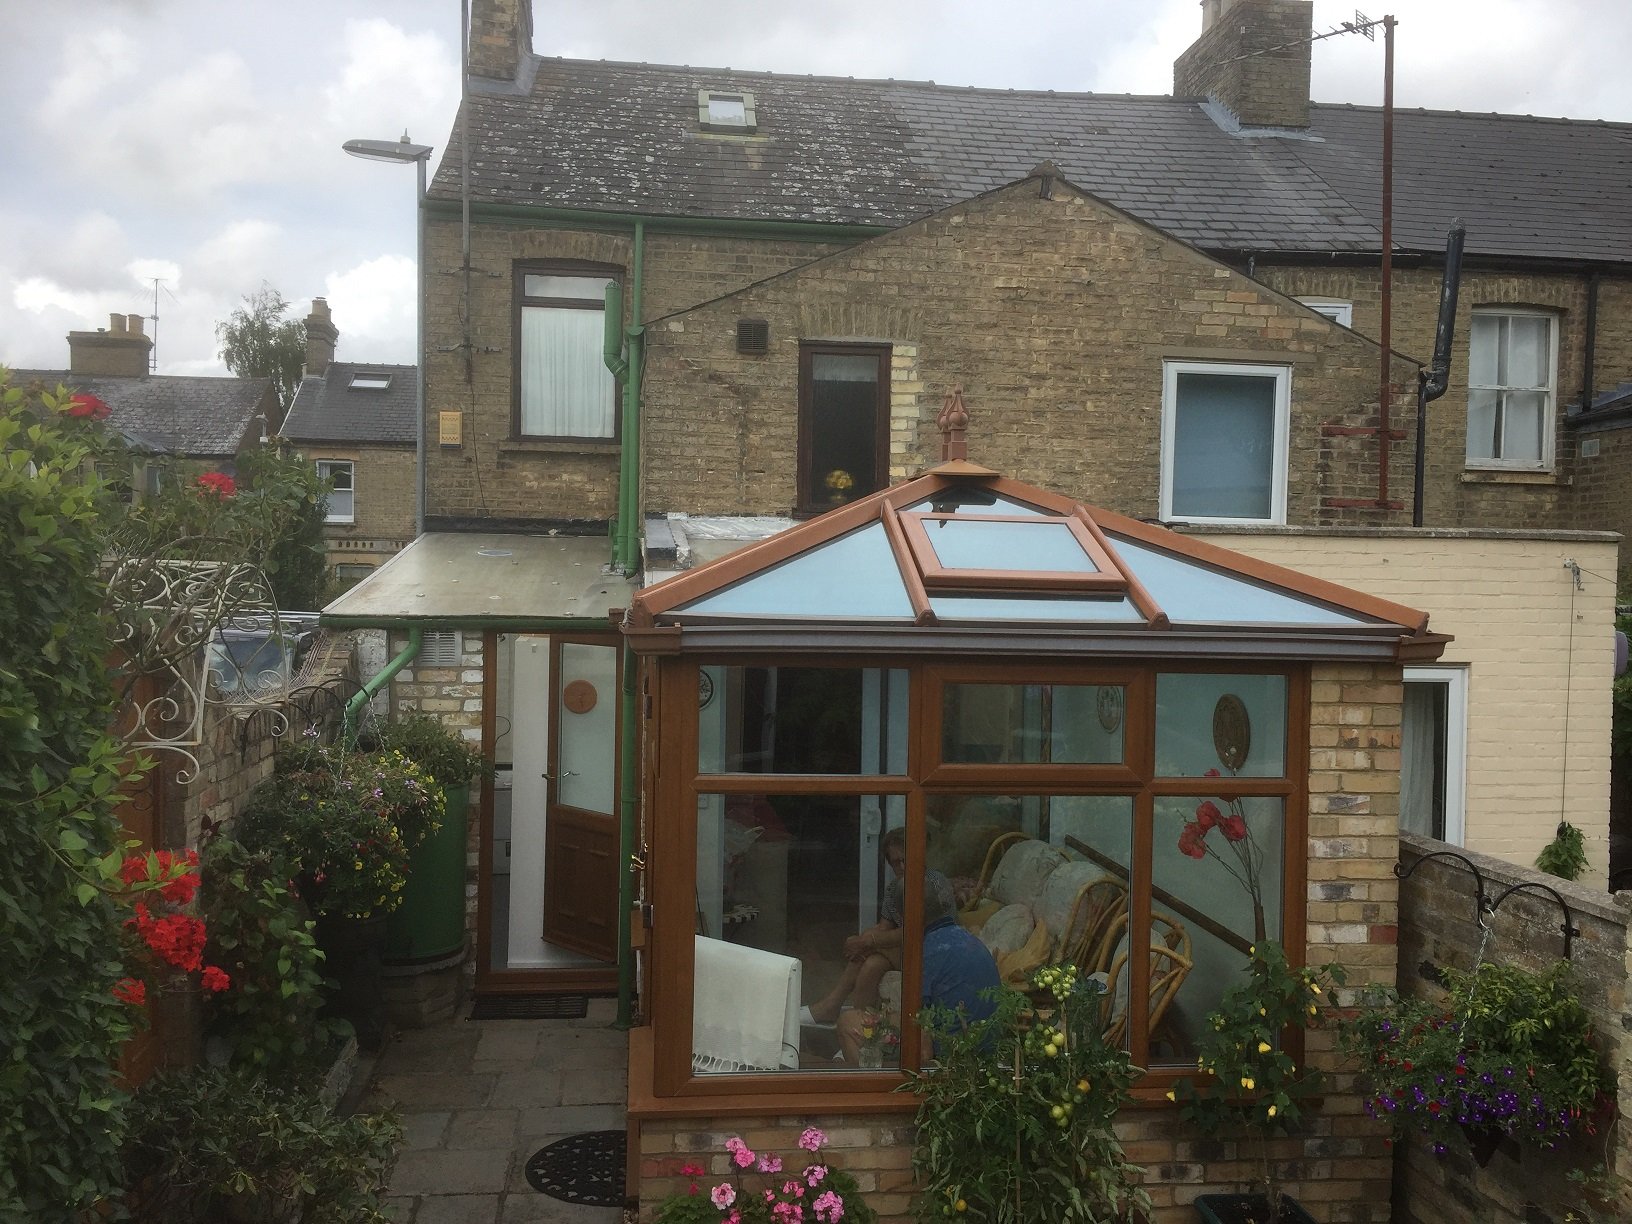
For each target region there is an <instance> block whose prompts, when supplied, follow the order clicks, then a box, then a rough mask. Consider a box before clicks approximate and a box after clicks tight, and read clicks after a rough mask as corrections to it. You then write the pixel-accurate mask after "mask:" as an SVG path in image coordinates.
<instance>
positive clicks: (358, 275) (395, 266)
mask: <svg viewBox="0 0 1632 1224" xmlns="http://www.w3.org/2000/svg"><path fill="white" fill-rule="evenodd" d="M324 286H325V287H324V296H325V297H326V298H328V301H329V309H330V310H331V311H332V312H333V314H334V325H335V327H337V328H338V329H339V331H340V343H339V345H338V351H339V353H340V354H341V357H342V359H343V360H346V361H383V362H398V363H402V364H412V362H413V360H414V331H415V314H414V302H415V298H416V294H417V292H418V282H417V279H416V277H415V275H414V261H413V260H412V259H408V258H406V257H404V256H401V255H385V256H382V257H380V258H379V259H370V260H368V261H367V262H365V263H360V264H357V265H356V266H355V267H352V268H348V269H346V270H345V271H343V272H332V273H330V274H329V276H328V277H327V279H326V280H325V282H324Z"/></svg>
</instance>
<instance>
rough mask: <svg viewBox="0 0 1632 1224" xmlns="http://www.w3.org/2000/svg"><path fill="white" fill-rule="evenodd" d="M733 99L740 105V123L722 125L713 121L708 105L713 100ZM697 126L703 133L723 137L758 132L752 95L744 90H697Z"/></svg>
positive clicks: (757, 121) (715, 120) (757, 120)
mask: <svg viewBox="0 0 1632 1224" xmlns="http://www.w3.org/2000/svg"><path fill="white" fill-rule="evenodd" d="M715 98H719V99H721V100H724V99H727V98H729V99H733V100H735V101H738V102H741V103H742V122H741V123H724V122H721V121H720V120H718V119H715V118H714V117H713V115H712V113H711V112H710V109H709V103H710V102H711V101H712V100H713V99H715ZM697 126H698V127H699V128H701V129H702V130H703V131H705V132H713V133H714V134H716V135H725V136H737V135H740V136H751V135H753V133H754V132H756V131H758V130H759V117H758V116H757V115H756V114H755V113H754V95H753V94H752V93H751V92H750V91H748V90H745V89H699V90H698V91H697Z"/></svg>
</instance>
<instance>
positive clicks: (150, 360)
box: [147, 276, 164, 373]
mask: <svg viewBox="0 0 1632 1224" xmlns="http://www.w3.org/2000/svg"><path fill="white" fill-rule="evenodd" d="M148 279H149V280H151V281H152V282H153V313H152V314H150V315H148V316H147V317H148V319H149V320H151V321H152V323H153V347H152V348H150V349H148V351H147V369H148V373H152V372H153V371H154V370H157V369H158V368H159V286H160V285H162V284H163V283H164V281H163V280H161V279H160V278H159V277H157V276H152V277H149V278H148Z"/></svg>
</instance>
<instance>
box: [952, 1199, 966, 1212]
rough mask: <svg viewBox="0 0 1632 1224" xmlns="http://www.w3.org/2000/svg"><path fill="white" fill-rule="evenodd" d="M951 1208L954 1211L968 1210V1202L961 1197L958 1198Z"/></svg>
mask: <svg viewBox="0 0 1632 1224" xmlns="http://www.w3.org/2000/svg"><path fill="white" fill-rule="evenodd" d="M952 1208H953V1210H955V1211H968V1210H969V1204H968V1203H966V1202H964V1200H963V1199H959V1200H958V1201H957V1202H955V1203H953V1204H952Z"/></svg>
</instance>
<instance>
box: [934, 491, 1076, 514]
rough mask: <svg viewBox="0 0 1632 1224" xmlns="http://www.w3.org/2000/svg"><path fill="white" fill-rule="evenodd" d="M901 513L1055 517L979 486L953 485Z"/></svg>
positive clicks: (1045, 511) (1050, 512) (1048, 512)
mask: <svg viewBox="0 0 1632 1224" xmlns="http://www.w3.org/2000/svg"><path fill="white" fill-rule="evenodd" d="M902 513H903V514H1008V515H1024V516H1027V517H1030V516H1031V515H1034V514H1035V515H1046V516H1049V517H1054V515H1053V512H1052V511H1048V510H1039V509H1038V508H1037V507H1036V506H1028V505H1027V504H1026V503H1025V502H1018V501H1011V500H1010V499H1009V498H1007V497H999V496H998V495H997V494H996V493H993V492H992V491H991V490H990V489H983V488H981V487H980V486H979V485H955V486H954V487H952V488H950V489H947V490H946V491H945V492H943V493H937V494H936V495H935V496H934V497H930V498H925V499H924V500H923V501H921V502H913V503H912V505H910V506H908V507H906V509H905V510H903V511H902Z"/></svg>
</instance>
